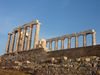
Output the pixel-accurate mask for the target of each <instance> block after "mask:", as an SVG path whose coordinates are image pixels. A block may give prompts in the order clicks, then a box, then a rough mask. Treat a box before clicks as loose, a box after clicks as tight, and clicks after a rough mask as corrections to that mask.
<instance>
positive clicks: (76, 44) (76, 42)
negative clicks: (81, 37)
mask: <svg viewBox="0 0 100 75" xmlns="http://www.w3.org/2000/svg"><path fill="white" fill-rule="evenodd" d="M75 47H76V48H77V47H78V36H77V35H76V36H75Z"/></svg>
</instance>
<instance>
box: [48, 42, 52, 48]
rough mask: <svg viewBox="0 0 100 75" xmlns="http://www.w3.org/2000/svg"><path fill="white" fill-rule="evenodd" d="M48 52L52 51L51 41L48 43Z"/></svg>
mask: <svg viewBox="0 0 100 75" xmlns="http://www.w3.org/2000/svg"><path fill="white" fill-rule="evenodd" d="M49 50H52V40H50V41H49Z"/></svg>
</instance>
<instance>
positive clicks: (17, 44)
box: [16, 27, 21, 52]
mask: <svg viewBox="0 0 100 75" xmlns="http://www.w3.org/2000/svg"><path fill="white" fill-rule="evenodd" d="M20 36H21V28H20V27H19V28H18V37H17V41H16V51H17V52H18V51H19V44H20Z"/></svg>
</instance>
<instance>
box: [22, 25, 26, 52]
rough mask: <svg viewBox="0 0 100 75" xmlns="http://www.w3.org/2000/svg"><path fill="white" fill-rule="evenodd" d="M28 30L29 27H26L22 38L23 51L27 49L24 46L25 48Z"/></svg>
mask: <svg viewBox="0 0 100 75" xmlns="http://www.w3.org/2000/svg"><path fill="white" fill-rule="evenodd" d="M26 30H27V27H26V26H25V27H24V33H23V37H22V48H21V50H22V51H23V50H24V49H25V48H24V46H25V38H26Z"/></svg>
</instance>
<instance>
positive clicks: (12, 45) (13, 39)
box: [10, 31, 15, 53]
mask: <svg viewBox="0 0 100 75" xmlns="http://www.w3.org/2000/svg"><path fill="white" fill-rule="evenodd" d="M14 42H15V31H14V32H13V33H12V42H11V46H10V53H12V52H13V51H14Z"/></svg>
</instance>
